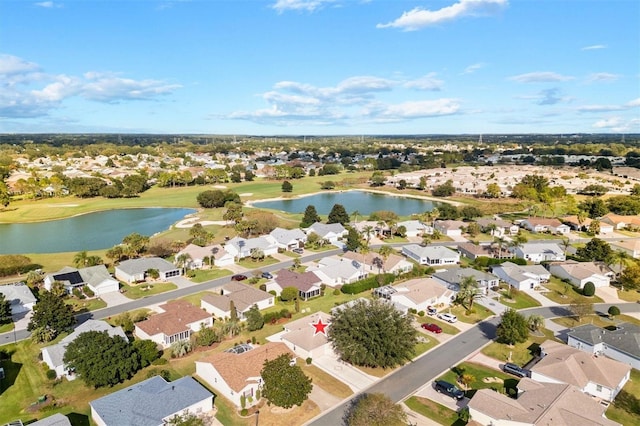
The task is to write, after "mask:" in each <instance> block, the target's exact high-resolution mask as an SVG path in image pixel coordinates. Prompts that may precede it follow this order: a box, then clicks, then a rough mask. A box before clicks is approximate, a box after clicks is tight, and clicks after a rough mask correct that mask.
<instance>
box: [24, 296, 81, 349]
mask: <svg viewBox="0 0 640 426" xmlns="http://www.w3.org/2000/svg"><path fill="white" fill-rule="evenodd" d="M75 322H76V319H75V317H74V316H73V309H72V308H71V305H67V304H66V303H64V301H63V300H62V299H61V298H60V297H58V296H56V295H54V294H53V293H51V292H49V291H42V292H40V300H39V301H38V303H36V304H35V306H34V307H33V315H32V316H31V320H30V321H29V325H28V326H27V329H28V330H29V331H33V330H35V329H36V328H41V329H44V330H47V331H48V332H50V335H52V336H53V338H54V339H55V337H56V336H57V335H58V334H60V333H62V332H63V331H67V330H69V329H71V327H72V326H73V324H75Z"/></svg>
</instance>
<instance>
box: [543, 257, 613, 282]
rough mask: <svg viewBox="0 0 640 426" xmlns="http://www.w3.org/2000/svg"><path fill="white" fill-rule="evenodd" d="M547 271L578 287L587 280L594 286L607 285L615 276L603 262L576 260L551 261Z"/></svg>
mask: <svg viewBox="0 0 640 426" xmlns="http://www.w3.org/2000/svg"><path fill="white" fill-rule="evenodd" d="M549 272H551V274H553V275H554V276H556V277H558V278H560V279H561V280H567V281H569V282H570V283H571V284H572V285H573V286H574V287H578V288H579V289H582V288H583V287H584V285H585V284H586V283H588V282H592V283H593V284H594V285H595V286H596V288H598V287H608V286H609V283H610V282H611V279H612V278H613V277H614V276H615V274H614V273H613V271H612V270H611V269H610V268H609V267H608V266H607V265H605V264H604V263H603V262H576V261H575V260H567V261H565V262H562V263H552V264H550V265H549Z"/></svg>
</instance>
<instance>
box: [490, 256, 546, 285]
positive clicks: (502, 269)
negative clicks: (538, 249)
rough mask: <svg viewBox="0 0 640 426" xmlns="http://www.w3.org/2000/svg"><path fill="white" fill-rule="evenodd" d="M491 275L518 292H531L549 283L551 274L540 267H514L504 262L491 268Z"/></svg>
mask: <svg viewBox="0 0 640 426" xmlns="http://www.w3.org/2000/svg"><path fill="white" fill-rule="evenodd" d="M491 273H493V274H494V275H495V276H497V277H498V278H500V279H501V280H502V281H504V282H505V283H507V284H509V285H510V286H512V287H513V288H515V289H517V290H520V291H532V290H535V289H536V288H537V287H539V286H540V284H541V283H545V282H547V281H549V279H550V278H551V274H550V273H549V271H547V270H546V269H545V268H544V267H543V266H542V265H516V264H515V263H511V262H504V263H502V264H501V265H495V266H493V267H492V268H491Z"/></svg>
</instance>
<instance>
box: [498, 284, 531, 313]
mask: <svg viewBox="0 0 640 426" xmlns="http://www.w3.org/2000/svg"><path fill="white" fill-rule="evenodd" d="M500 294H501V297H500V300H499V302H500V303H502V304H503V305H506V306H509V307H511V308H513V309H516V310H518V309H525V308H533V307H535V306H540V302H538V301H537V300H536V299H534V298H533V297H531V296H529V295H528V294H527V293H526V292H524V291H517V290H515V289H511V291H510V292H509V289H504V288H502V289H501V290H500ZM509 294H510V295H511V297H509Z"/></svg>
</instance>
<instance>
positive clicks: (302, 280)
mask: <svg viewBox="0 0 640 426" xmlns="http://www.w3.org/2000/svg"><path fill="white" fill-rule="evenodd" d="M321 284H322V280H321V279H320V278H319V277H318V276H317V275H316V274H314V273H313V272H302V273H298V272H293V271H290V270H288V269H281V270H280V271H278V273H277V275H276V277H275V278H274V279H272V280H271V281H269V282H268V283H267V291H272V290H273V291H275V292H276V294H277V295H280V293H281V292H282V290H284V289H285V288H287V287H295V288H297V289H298V295H299V296H300V297H301V298H302V299H303V300H307V299H310V298H312V297H316V296H320V285H321Z"/></svg>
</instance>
